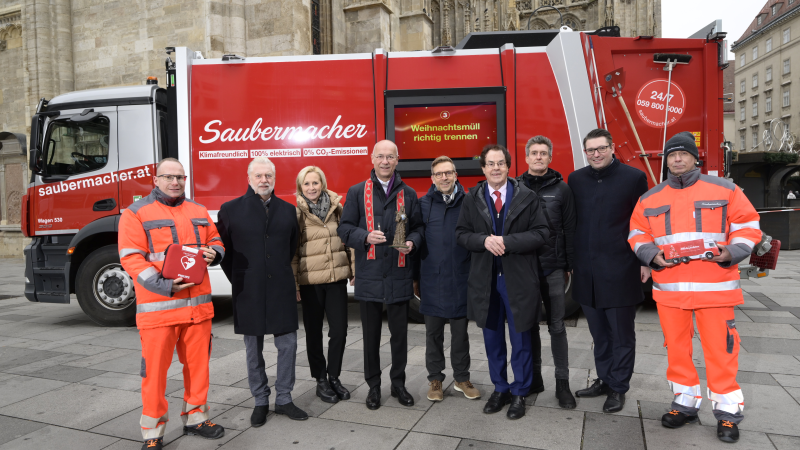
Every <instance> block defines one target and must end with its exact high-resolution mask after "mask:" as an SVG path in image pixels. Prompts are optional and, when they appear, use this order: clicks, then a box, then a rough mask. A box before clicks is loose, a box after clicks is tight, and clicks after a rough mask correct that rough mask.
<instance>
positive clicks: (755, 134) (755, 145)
mask: <svg viewBox="0 0 800 450" xmlns="http://www.w3.org/2000/svg"><path fill="white" fill-rule="evenodd" d="M756 147H758V128H753V148H756Z"/></svg>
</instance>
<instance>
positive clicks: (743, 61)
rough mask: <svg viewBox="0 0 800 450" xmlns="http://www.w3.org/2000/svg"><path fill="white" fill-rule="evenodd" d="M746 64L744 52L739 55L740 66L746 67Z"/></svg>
mask: <svg viewBox="0 0 800 450" xmlns="http://www.w3.org/2000/svg"><path fill="white" fill-rule="evenodd" d="M744 64H745V60H744V54H742V56H740V57H739V67H744Z"/></svg>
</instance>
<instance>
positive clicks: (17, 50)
mask: <svg viewBox="0 0 800 450" xmlns="http://www.w3.org/2000/svg"><path fill="white" fill-rule="evenodd" d="M541 6H553V7H555V8H557V9H558V10H559V11H560V12H561V14H562V16H563V24H564V25H567V26H569V27H570V28H572V29H574V30H595V29H597V28H600V27H603V26H607V25H618V26H619V27H620V28H621V34H622V35H623V36H637V35H653V36H661V0H520V1H517V0H0V144H2V148H0V256H3V255H21V254H22V248H23V246H24V243H25V241H26V240H25V239H23V237H22V235H21V232H20V227H19V223H20V207H19V205H20V201H21V197H22V195H23V194H24V192H25V187H26V185H27V182H28V179H29V177H30V173H29V171H28V165H27V158H26V156H25V148H23V147H24V145H21V144H20V143H19V141H18V140H17V139H14V138H13V136H14V133H16V134H18V135H25V136H29V133H30V119H31V116H32V115H33V113H34V112H35V109H36V105H37V103H38V101H39V99H40V98H43V97H44V98H47V99H51V98H53V97H55V96H57V95H59V94H62V93H66V92H70V91H75V90H83V89H93V88H101V87H110V86H124V85H135V84H143V83H144V82H145V80H146V78H147V77H148V76H156V77H159V78H163V77H164V59H165V57H166V54H165V52H164V48H165V47H167V46H186V47H189V48H191V49H192V50H197V51H200V52H202V54H203V55H204V56H205V57H206V58H220V57H221V56H222V55H224V54H228V53H234V54H237V55H240V56H245V57H256V56H282V55H307V54H331V53H359V52H372V51H373V50H375V49H376V48H383V49H386V50H390V51H414V50H431V49H433V48H434V47H436V46H439V45H452V46H455V45H456V44H457V43H458V42H459V41H460V40H461V39H462V38H464V37H465V36H466V35H467V34H469V33H471V32H485V31H506V30H519V29H522V28H524V27H526V26H527V23H528V18H529V16H530V15H531V13H532V12H533V10H535V9H536V8H539V7H541ZM560 25H561V22H560V21H559V18H558V13H557V12H556V11H554V10H553V9H552V8H546V9H544V10H541V11H540V12H539V13H538V14H536V15H535V16H534V17H533V18H532V19H531V21H530V28H531V29H554V28H558V27H559V26H560ZM321 76H322V75H321ZM221 82H223V81H222V80H221Z"/></svg>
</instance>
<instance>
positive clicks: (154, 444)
mask: <svg viewBox="0 0 800 450" xmlns="http://www.w3.org/2000/svg"><path fill="white" fill-rule="evenodd" d="M163 440H164V438H158V439H148V440H146V441H144V444H142V450H161V449H162V448H164V443H163Z"/></svg>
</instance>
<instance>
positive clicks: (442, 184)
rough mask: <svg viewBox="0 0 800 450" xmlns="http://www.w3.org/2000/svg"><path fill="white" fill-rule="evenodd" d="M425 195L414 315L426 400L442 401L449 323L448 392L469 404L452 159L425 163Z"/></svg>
mask: <svg viewBox="0 0 800 450" xmlns="http://www.w3.org/2000/svg"><path fill="white" fill-rule="evenodd" d="M431 181H432V182H433V184H432V185H431V188H430V189H429V190H428V193H427V194H425V196H424V197H422V198H421V199H420V206H421V209H422V220H423V221H424V222H425V244H424V245H423V247H422V249H421V250H420V253H421V256H420V293H421V294H422V295H421V296H420V298H421V299H422V300H421V302H420V306H419V312H420V313H422V314H424V315H425V336H426V339H425V366H426V367H427V369H428V381H429V389H428V400H430V401H432V402H438V401H442V400H443V399H444V392H443V390H442V382H443V381H444V379H445V375H444V373H442V371H443V370H444V365H445V359H444V326H445V324H446V323H447V322H448V320H449V321H450V333H451V337H450V362H451V363H452V365H453V378H454V379H455V381H456V382H455V385H454V386H453V388H454V389H455V390H457V391H459V392H462V393H463V394H464V396H465V397H467V398H468V399H470V400H473V399H478V398H480V396H481V393H480V391H478V390H477V389H476V388H475V387H474V386H473V385H472V383H470V381H469V367H470V358H469V335H467V323H468V320H467V276H468V274H469V260H470V254H469V252H468V251H467V250H466V249H465V248H463V247H461V246H459V245H457V243H456V238H455V232H456V223H457V222H458V216H459V214H460V213H461V205H462V203H463V201H464V188H463V187H462V186H461V184H460V183H459V182H458V174H457V173H456V166H455V164H453V160H452V159H450V158H448V157H447V156H440V157H438V158H436V159H434V160H433V163H432V164H431Z"/></svg>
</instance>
